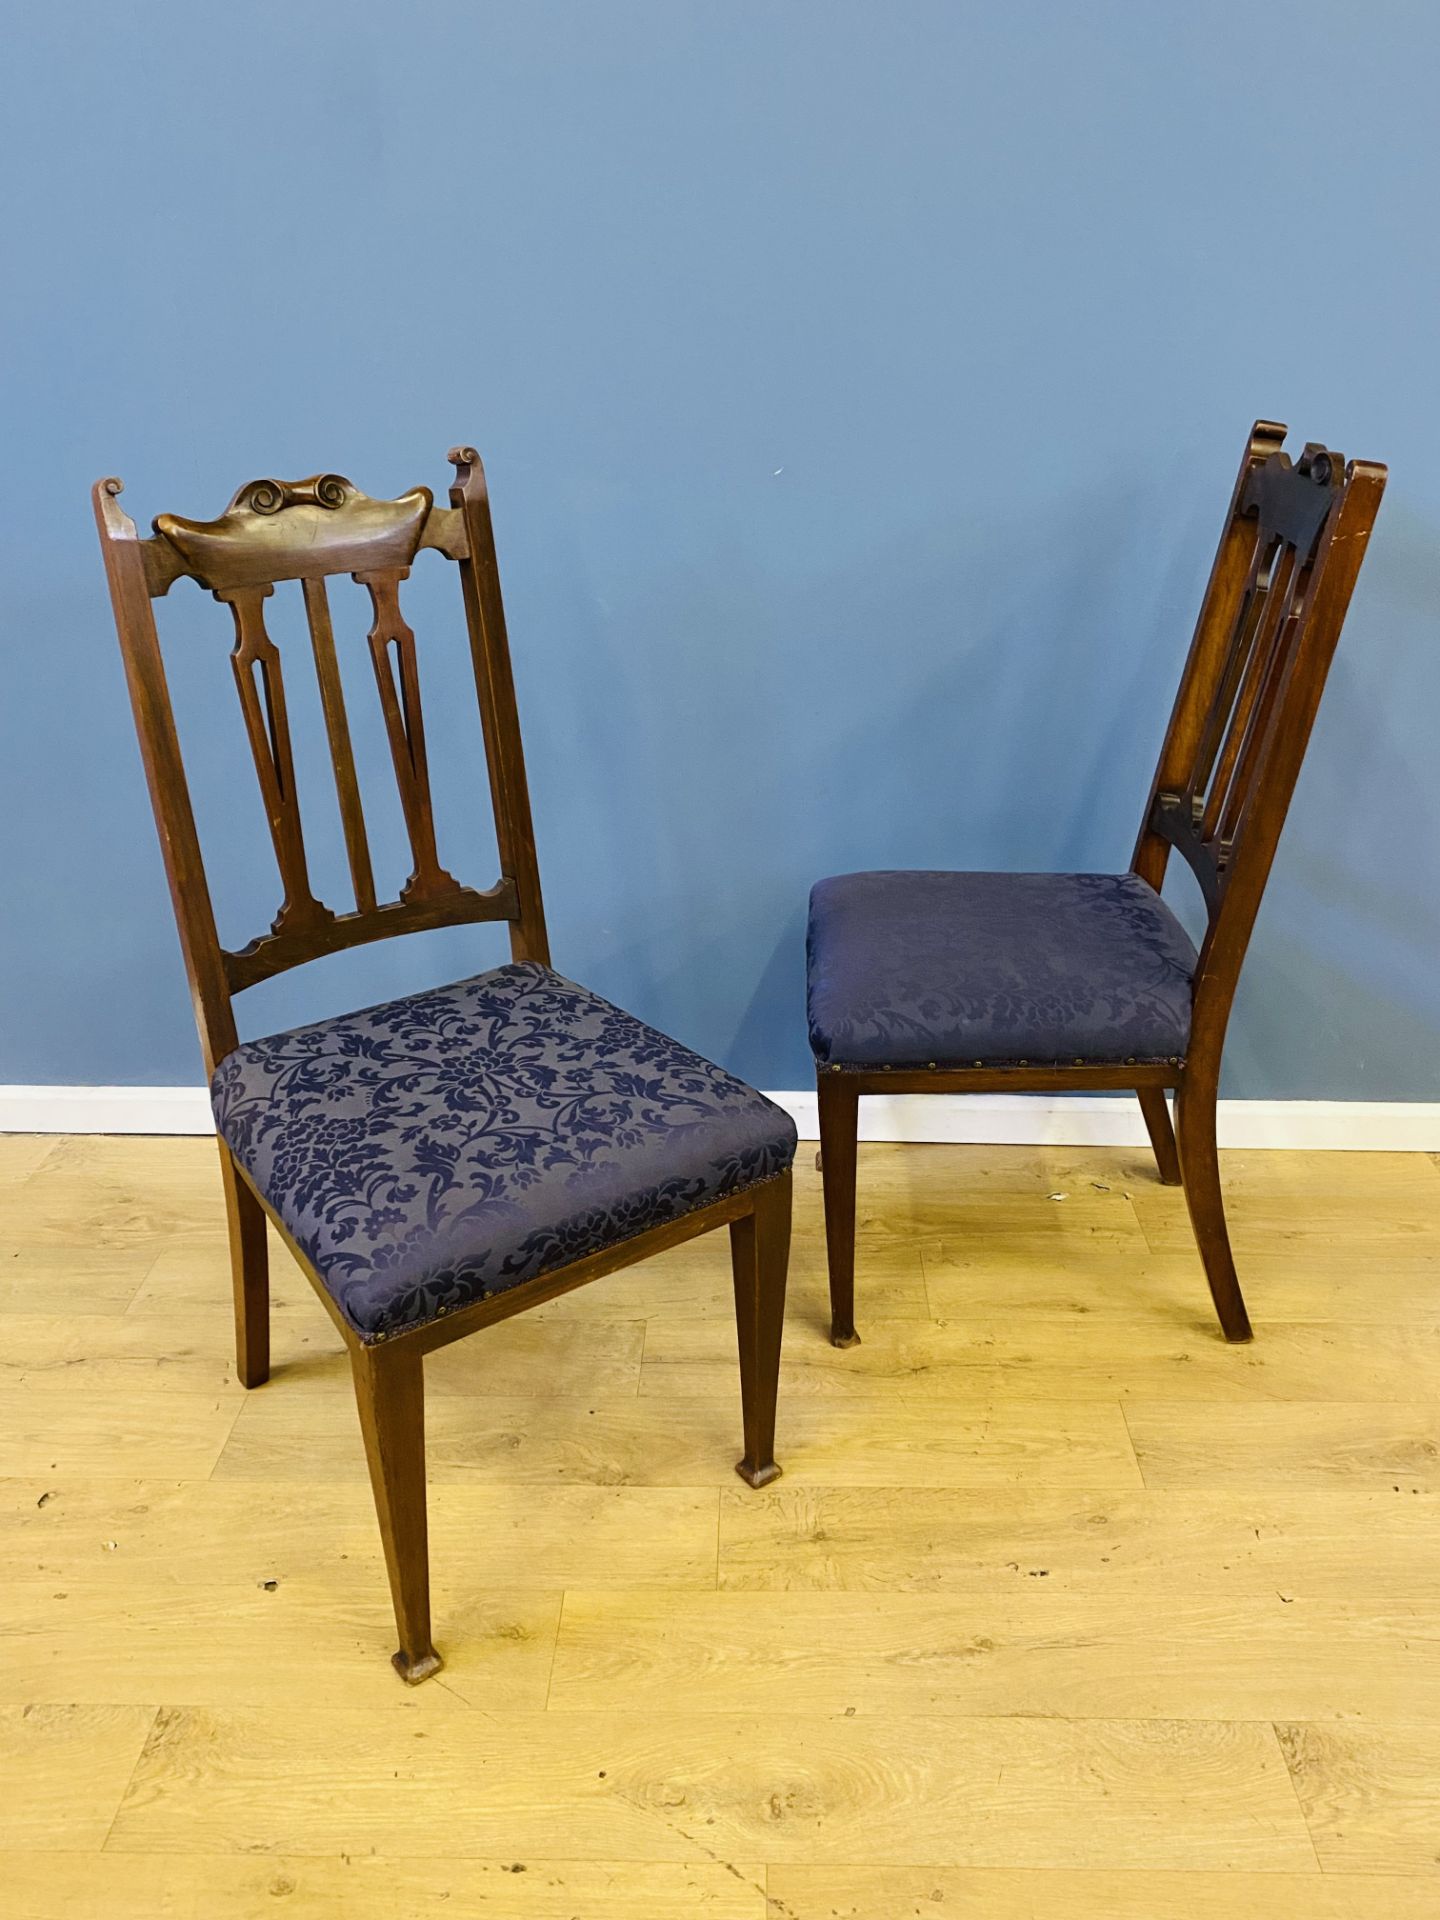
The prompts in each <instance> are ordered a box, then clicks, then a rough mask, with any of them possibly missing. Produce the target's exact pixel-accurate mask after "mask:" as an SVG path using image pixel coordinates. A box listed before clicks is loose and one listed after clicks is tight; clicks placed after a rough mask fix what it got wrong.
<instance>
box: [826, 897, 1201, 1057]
mask: <svg viewBox="0 0 1440 1920" xmlns="http://www.w3.org/2000/svg"><path fill="white" fill-rule="evenodd" d="M1196 959H1197V956H1196V953H1195V948H1194V945H1193V944H1192V942H1191V940H1190V936H1189V935H1188V934H1187V933H1186V931H1185V929H1184V928H1183V927H1182V926H1181V924H1180V922H1179V921H1178V920H1177V919H1176V918H1175V916H1174V914H1173V913H1172V912H1171V911H1170V909H1169V908H1168V907H1167V906H1166V905H1165V903H1164V901H1163V900H1162V899H1161V898H1160V896H1159V894H1158V893H1156V892H1155V891H1154V889H1153V888H1152V887H1150V886H1148V885H1147V884H1146V883H1145V881H1143V880H1142V879H1140V878H1139V876H1138V875H1136V874H1133V873H846V874H840V875H838V876H837V877H836V878H834V879H831V880H822V881H821V882H820V883H819V885H818V886H816V887H815V889H814V891H813V892H812V893H811V896H810V937H809V962H810V964H809V1011H810V1044H811V1046H812V1047H813V1049H814V1052H815V1057H816V1060H817V1061H818V1062H819V1063H820V1064H821V1065H822V1066H847V1067H856V1068H870V1067H887V1066H888V1067H928V1066H942V1067H954V1066H963V1067H968V1066H974V1065H976V1064H977V1063H983V1064H984V1065H986V1066H994V1065H1006V1066H1010V1065H1016V1064H1018V1063H1020V1062H1021V1061H1025V1062H1028V1063H1029V1064H1030V1065H1031V1066H1041V1065H1044V1066H1050V1065H1054V1064H1057V1063H1058V1064H1063V1065H1066V1066H1069V1065H1072V1064H1073V1063H1074V1062H1076V1061H1084V1062H1085V1063H1086V1064H1087V1065H1091V1064H1095V1065H1100V1064H1107V1065H1113V1064H1129V1063H1130V1062H1131V1061H1141V1060H1145V1061H1153V1060H1172V1059H1178V1058H1181V1057H1183V1055H1184V1053H1185V1049H1186V1046H1187V1044H1188V1042H1189V1038H1190V1006H1191V997H1192V982H1193V979H1194V974H1195V966H1196Z"/></svg>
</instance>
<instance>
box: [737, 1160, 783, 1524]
mask: <svg viewBox="0 0 1440 1920" xmlns="http://www.w3.org/2000/svg"><path fill="white" fill-rule="evenodd" d="M730 1260H731V1264H732V1266H733V1267H734V1269H735V1326H736V1329H737V1331H738V1333H739V1336H740V1405H741V1410H742V1413H743V1417H744V1422H745V1458H744V1459H743V1460H742V1461H740V1462H739V1464H738V1465H737V1467H736V1469H735V1471H736V1472H737V1473H738V1474H739V1476H740V1478H741V1479H742V1480H748V1481H749V1483H750V1485H751V1486H752V1487H763V1486H766V1485H767V1484H768V1483H769V1482H770V1481H771V1480H774V1479H775V1478H776V1477H777V1476H778V1474H779V1472H780V1469H779V1467H777V1466H776V1464H775V1399H776V1395H777V1393H778V1392H779V1387H780V1334H781V1329H782V1327H783V1325H784V1321H785V1274H786V1269H787V1268H788V1266H789V1263H790V1175H789V1174H788V1173H786V1174H782V1175H781V1177H780V1178H779V1179H778V1180H769V1181H767V1182H766V1183H765V1185H764V1186H763V1187H758V1188H757V1189H756V1192H755V1210H754V1212H753V1213H747V1214H746V1215H745V1216H744V1218H743V1219H740V1220H732V1221H731V1223H730Z"/></svg>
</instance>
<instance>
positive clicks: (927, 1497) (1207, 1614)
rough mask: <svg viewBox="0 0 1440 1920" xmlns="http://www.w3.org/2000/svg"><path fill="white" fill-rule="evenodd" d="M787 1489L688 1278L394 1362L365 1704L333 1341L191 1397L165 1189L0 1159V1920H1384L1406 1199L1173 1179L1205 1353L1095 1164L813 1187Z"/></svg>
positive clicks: (1247, 1165)
mask: <svg viewBox="0 0 1440 1920" xmlns="http://www.w3.org/2000/svg"><path fill="white" fill-rule="evenodd" d="M813 1153H814V1149H813V1147H810V1148H806V1149H802V1164H801V1172H800V1178H799V1182H798V1196H797V1197H798V1219H797V1234H796V1242H795V1257H794V1265H793V1274H792V1289H791V1301H792V1305H791V1311H790V1315H789V1320H788V1326H787V1344H786V1356H785V1363H784V1372H783V1378H782V1384H781V1394H782V1398H781V1410H780V1411H781V1418H780V1434H779V1447H778V1453H779V1458H780V1460H781V1462H782V1464H783V1466H784V1468H785V1475H784V1478H783V1479H781V1480H780V1481H779V1482H778V1484H776V1485H775V1486H773V1487H771V1488H769V1489H767V1490H766V1491H765V1492H763V1493H758V1494H757V1493H752V1492H750V1491H749V1490H748V1489H747V1488H745V1487H744V1486H743V1485H742V1484H741V1483H740V1481H739V1480H737V1479H736V1477H735V1475H734V1472H733V1462H734V1461H735V1459H736V1458H737V1456H738V1451H739V1448H738V1441H739V1419H738V1391H737V1382H736V1367H735V1352H734V1332H733V1326H732V1322H731V1303H730V1297H729V1279H728V1265H727V1248H726V1244H725V1241H724V1237H723V1236H711V1238H710V1240H709V1241H706V1242H696V1243H692V1244H691V1246H689V1247H687V1248H682V1249H680V1250H679V1251H678V1252H676V1253H674V1254H671V1255H668V1256H666V1257H665V1258H664V1259H662V1260H659V1261H655V1262H653V1263H651V1264H650V1265H649V1266H645V1267H640V1268H635V1269H633V1270H631V1271H630V1272H627V1273H624V1274H619V1275H616V1276H614V1277H613V1278H611V1279H608V1280H604V1281H601V1282H599V1283H598V1284H597V1285H596V1286H594V1287H591V1288H589V1289H586V1290H585V1291H583V1292H581V1293H578V1294H573V1295H571V1296H569V1297H568V1298H567V1299H565V1300H562V1301H559V1302H556V1303H554V1304H553V1305H552V1306H549V1307H546V1308H543V1309H541V1310H540V1311H538V1312H536V1313H534V1314H531V1315H529V1316H527V1317H525V1318H522V1319H519V1320H516V1321H511V1322H510V1323H508V1324H507V1325H505V1326H502V1327H499V1328H496V1329H494V1330H492V1331H490V1332H488V1333H482V1334H480V1335H478V1336H477V1337H476V1338H474V1339H472V1340H469V1341H466V1342H464V1343H462V1344H461V1345H460V1346H458V1347H452V1348H450V1349H448V1350H446V1351H445V1352H443V1353H440V1354H438V1355H435V1356H433V1357H432V1359H431V1360H430V1361H429V1362H428V1363H427V1366H428V1377H429V1383H430V1394H431V1399H430V1420H429V1428H430V1444H431V1484H432V1494H431V1503H432V1505H431V1510H432V1515H433V1553H434V1565H435V1576H436V1636H437V1640H438V1643H439V1645H440V1647H441V1649H442V1651H443V1652H444V1654H445V1657H446V1668H445V1671H444V1673H443V1674H442V1675H441V1676H440V1677H439V1678H438V1679H437V1680H435V1681H433V1682H431V1683H430V1684H429V1685H427V1686H424V1687H421V1688H419V1689H416V1690H415V1691H413V1692H412V1691H409V1690H407V1689H406V1688H404V1687H403V1686H402V1685H401V1684H400V1683H399V1681H398V1680H397V1679H396V1678H395V1676H394V1675H393V1673H392V1672H391V1670H390V1666H389V1662H388V1659H387V1656H388V1654H389V1652H390V1650H391V1648H392V1646H393V1644H394V1642H393V1640H392V1637H391V1623H390V1618H389V1605H388V1599H387V1594H386V1588H385V1580H384V1575H383V1570H382V1566H381V1561H380V1555H379V1545H378V1539H377V1536H376V1532H375V1526H374V1519H373V1513H372V1510H371V1506H370V1496H369V1490H368V1486H367V1484H366V1481H365V1473H364V1464H363V1459H362V1455H361V1448H360V1440H359V1433H358V1428H357V1423H356V1418H355V1413H354V1409H353V1405H352V1402H351V1398H350V1394H349V1381H348V1373H347V1370H346V1367H345V1366H344V1364H343V1361H342V1357H341V1354H340V1352H339V1347H338V1341H337V1338H336V1336H335V1334H334V1332H333V1330H332V1328H331V1326H330V1324H329V1322H328V1320H327V1319H326V1317H325V1316H324V1314H323V1313H322V1311H321V1310H320V1308H319V1306H318V1305H317V1303H316V1302H315V1301H314V1300H313V1298H312V1297H311V1296H310V1294H309V1293H308V1290H307V1289H306V1287H305V1285H304V1282H303V1281H302V1280H301V1279H300V1276H299V1275H298V1274H297V1273H296V1271H295V1269H294V1268H293V1266H292V1265H291V1264H290V1262H289V1261H288V1259H287V1257H286V1256H285V1255H284V1254H283V1253H282V1252H280V1250H279V1249H278V1247H277V1248H276V1249H275V1254H274V1262H275V1271H276V1295H277V1303H276V1312H275V1346H276V1361H277V1364H276V1368H275V1372H274V1376H273V1378H272V1380H271V1382H270V1384H269V1385H268V1386H266V1387H264V1388H262V1389H260V1390H259V1391H257V1392H255V1393H252V1394H248V1395H247V1394H246V1393H244V1392H243V1391H242V1390H241V1389H240V1388H239V1387H238V1386H237V1385H236V1383H235V1376H234V1368H233V1360H232V1355H231V1350H230V1318H229V1304H228V1272H227V1265H226V1255H225V1246H224V1231H223V1223H222V1218H221V1211H220V1198H219V1191H218V1181H217V1177H216V1172H215V1164H214V1154H213V1148H212V1147H211V1146H210V1145H208V1144H207V1143H205V1142H203V1141H194V1140H133V1139H132V1140H124V1139H119V1140H99V1139H70V1140H56V1139H38V1138H20V1137H11V1138H9V1139H5V1140H0V1474H3V1475H4V1476H5V1478H4V1481H3V1489H4V1492H3V1513H0V1527H3V1532H4V1538H3V1562H0V1564H3V1567H4V1570H5V1577H4V1580H3V1583H0V1850H3V1852H0V1889H4V1890H5V1891H4V1892H3V1893H0V1907H3V1908H4V1911H5V1912H6V1913H7V1914H10V1913H13V1914H14V1915H15V1916H16V1920H50V1916H59V1915H62V1914H63V1915H65V1916H67V1920H77V1917H78V1920H88V1916H91V1915H94V1916H103V1920H157V1917H158V1920H165V1917H166V1916H170V1917H173V1920H236V1917H237V1916H247V1917H248V1916H252V1915H260V1914H264V1915H270V1916H280V1917H281V1920H321V1917H323V1920H342V1916H343V1920H409V1917H410V1916H412V1915H414V1916H441V1915H448V1916H452V1920H460V1917H461V1916H469V1915H472V1914H476V1913H483V1914H486V1915H491V1914H493V1915H497V1916H508V1915H515V1916H517V1917H518V1920H622V1916H623V1920H687V1916H701V1915H703V1916H708V1920H763V1917H764V1916H768V1917H769V1920H905V1917H906V1916H917V1915H918V1916H925V1920H956V1917H963V1920H1039V1916H1042V1915H1043V1916H1046V1920H1182V1916H1184V1917H1187V1920H1188V1916H1194V1915H1207V1916H1208V1915H1214V1916H1224V1920H1260V1916H1264V1917H1265V1920H1361V1917H1362V1916H1364V1920H1420V1916H1422V1915H1423V1916H1426V1917H1427V1920H1434V1916H1436V1915H1440V1165H1437V1164H1436V1162H1435V1161H1434V1160H1432V1159H1430V1158H1427V1157H1425V1156H1422V1155H1398V1154H1397V1155H1362V1154H1354V1155H1346V1154H1334V1155H1324V1154H1288V1155H1282V1154H1260V1153H1235V1154H1231V1155H1230V1156H1228V1159H1227V1162H1226V1168H1225V1171H1226V1174H1227V1176H1228V1182H1229V1190H1230V1195H1231V1207H1232V1222H1233V1227H1234V1235H1235V1241H1236V1246H1237V1252H1238V1254H1239V1256H1240V1266H1241V1274H1242V1279H1243V1280H1244V1283H1245V1285H1246V1289H1247V1293H1248V1295H1249V1300H1250V1306H1251V1312H1252V1315H1253V1318H1254V1320H1255V1323H1256V1328H1257V1334H1258V1337H1257V1339H1256V1341H1255V1344H1254V1345H1253V1346H1250V1347H1242V1348H1227V1347H1226V1346H1224V1345H1223V1343H1222V1342H1221V1341H1220V1339H1219V1337H1218V1334H1217V1332H1216V1329H1215V1326H1214V1323H1213V1321H1212V1318H1211V1315H1210V1311H1209V1304H1208V1299H1207V1296H1206V1294H1205V1289H1204V1282H1203V1279H1202V1277H1201V1273H1200V1269H1199V1266H1198V1264H1197V1262H1196V1259H1195V1256H1194V1254H1193V1251H1192V1248H1191V1243H1190V1239H1189V1233H1188V1228H1187V1225H1186V1221H1185V1215H1184V1207H1183V1202H1182V1200H1181V1198H1180V1196H1179V1194H1178V1193H1176V1192H1173V1191H1171V1190H1168V1189H1162V1188H1161V1187H1160V1186H1159V1185H1158V1184H1157V1183H1156V1181H1155V1178H1154V1174H1153V1171H1152V1168H1151V1166H1150V1164H1149V1162H1148V1159H1147V1157H1146V1156H1144V1155H1142V1154H1140V1153H1138V1152H1123V1151H1105V1152H1099V1151H1097V1152H1088V1151H1078V1150H1061V1149H1053V1150H1048V1151H1044V1152H1041V1151H1037V1150H1032V1149H1021V1148H1011V1149H1004V1148H959V1147H905V1148H899V1147H871V1148H865V1149H862V1160H861V1216H862V1228H861V1236H862V1250H861V1263H860V1282H859V1303H860V1319H859V1324H860V1327H861V1331H862V1335H863V1344H862V1345H861V1346H860V1347H858V1348H856V1349H854V1350H853V1351H851V1352H846V1353H839V1352H836V1351H835V1350H834V1349H832V1348H831V1347H830V1346H829V1345H828V1344H827V1343H826V1340H825V1338H824V1331H823V1330H824V1326H825V1319H826V1316H825V1311H824V1305H823V1300H824V1289H823V1280H822V1271H823V1266H822V1252H821V1236H820V1224H819V1204H818V1184H819V1183H818V1178H817V1176H816V1174H815V1172H814V1170H813Z"/></svg>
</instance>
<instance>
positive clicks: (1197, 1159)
mask: <svg viewBox="0 0 1440 1920" xmlns="http://www.w3.org/2000/svg"><path fill="white" fill-rule="evenodd" d="M1215 1095H1216V1089H1215V1086H1214V1085H1213V1083H1212V1084H1210V1085H1208V1086H1207V1085H1204V1084H1198V1083H1195V1082H1192V1081H1190V1080H1185V1081H1183V1082H1182V1083H1181V1087H1180V1091H1179V1093H1178V1094H1177V1095H1176V1096H1175V1131H1176V1140H1177V1144H1178V1146H1179V1150H1180V1172H1181V1175H1182V1178H1183V1184H1184V1187H1185V1202H1186V1205H1187V1206H1188V1207H1189V1209H1190V1224H1191V1226H1192V1227H1193V1228H1194V1230H1195V1239H1196V1243H1197V1245H1198V1246H1199V1248H1200V1258H1201V1259H1202V1260H1203V1261H1204V1263H1205V1278H1206V1279H1207V1280H1208V1281H1209V1282H1210V1297H1211V1299H1212V1300H1213V1301H1214V1302H1215V1311H1216V1313H1217V1314H1218V1315H1219V1316H1220V1325H1221V1328H1222V1329H1223V1331H1224V1334H1225V1338H1226V1339H1227V1340H1249V1339H1251V1338H1252V1337H1253V1336H1252V1334H1251V1330H1250V1316H1249V1314H1248V1313H1246V1311H1245V1299H1244V1296H1243V1295H1242V1293H1241V1292H1240V1282H1239V1280H1238V1279H1237V1278H1236V1275H1235V1261H1234V1258H1233V1256H1232V1254H1231V1252H1230V1232H1229V1229H1228V1228H1227V1226H1226V1225H1225V1200H1224V1196H1223V1195H1222V1193H1221V1191H1220V1156H1219V1154H1218V1153H1217V1152H1216V1148H1215Z"/></svg>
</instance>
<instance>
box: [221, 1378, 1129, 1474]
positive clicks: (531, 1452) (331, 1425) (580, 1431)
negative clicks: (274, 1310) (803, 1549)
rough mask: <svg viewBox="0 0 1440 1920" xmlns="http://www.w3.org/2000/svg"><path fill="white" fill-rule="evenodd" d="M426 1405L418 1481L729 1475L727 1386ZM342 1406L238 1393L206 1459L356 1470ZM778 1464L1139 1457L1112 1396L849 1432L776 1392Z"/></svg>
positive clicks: (1101, 1462)
mask: <svg viewBox="0 0 1440 1920" xmlns="http://www.w3.org/2000/svg"><path fill="white" fill-rule="evenodd" d="M429 1415H430V1417H429V1419H428V1421H427V1429H426V1431H427V1444H428V1448H429V1462H430V1467H429V1471H430V1480H431V1484H432V1485H440V1484H444V1483H445V1482H447V1481H464V1480H469V1479H472V1478H476V1477H481V1478H483V1479H485V1480H486V1481H488V1482H491V1483H498V1482H505V1481H509V1482H512V1483H521V1482H529V1483H532V1484H534V1483H540V1484H545V1485H554V1484H555V1483H556V1482H557V1481H570V1482H577V1483H581V1484H587V1485H593V1486H651V1487H675V1486H688V1487H694V1486H708V1487H727V1488H728V1486H729V1485H730V1481H731V1479H732V1478H733V1470H732V1467H731V1464H730V1462H729V1460H728V1459H727V1458H726V1450H727V1448H730V1447H733V1445H734V1444H735V1441H736V1438H737V1436H738V1433H739V1418H740V1408H739V1393H738V1391H737V1392H735V1393H734V1394H733V1395H732V1396H731V1398H730V1399H722V1398H720V1397H718V1396H716V1395H710V1396H707V1397H705V1398H701V1399H695V1400H679V1399H673V1398H670V1397H668V1396H653V1397H652V1398H651V1399H650V1400H649V1401H645V1400H595V1401H588V1400H584V1399H562V1400H555V1401H542V1400H540V1399H539V1398H538V1397H535V1398H531V1399H525V1400H521V1399H511V1400H507V1399H503V1398H501V1397H499V1396H496V1397H494V1398H487V1399H485V1400H482V1401H478V1402H476V1403H474V1404H470V1403H468V1402H466V1401H464V1400H462V1399H460V1398H458V1397H456V1396H453V1395H452V1396H449V1397H448V1398H441V1399H438V1400H436V1401H434V1402H433V1403H432V1405H431V1407H430V1409H429ZM354 1431H355V1427H354V1413H353V1411H352V1410H351V1409H349V1408H347V1407H345V1406H344V1405H343V1404H342V1402H341V1400H340V1397H339V1396H338V1395H336V1396H334V1397H333V1399H332V1398H331V1397H329V1396H326V1397H324V1398H323V1399H322V1398H321V1396H319V1395H316V1396H315V1397H314V1398H313V1399H310V1400H309V1401H307V1403H306V1405H305V1406H303V1407H298V1408H297V1407H296V1406H295V1405H294V1403H293V1400H291V1401H290V1402H289V1403H288V1404H287V1401H286V1398H285V1397H284V1396H282V1395H268V1394H267V1395H266V1396H256V1397H253V1398H251V1399H250V1400H248V1401H246V1403H245V1405H244V1406H243V1407H242V1408H241V1409H240V1413H239V1416H238V1418H237V1419H236V1421H235V1428H234V1432H233V1433H232V1435H231V1437H230V1440H229V1442H228V1443H227V1445H226V1447H225V1450H224V1452H223V1453H222V1455H221V1457H220V1460H219V1463H218V1465H217V1468H216V1471H217V1473H219V1474H221V1475H226V1476H229V1475H236V1476H239V1477H241V1478H244V1479H260V1480H289V1479H302V1480H309V1479H310V1478H311V1477H312V1475H315V1474H323V1475H324V1477H325V1478H326V1479H330V1478H332V1477H333V1478H336V1479H347V1478H349V1479H359V1478H360V1477H361V1476H362V1474H363V1471H364V1462H363V1461H361V1460H357V1458H356V1457H355V1456H356V1450H355V1447H354V1444H353V1435H354ZM779 1434H780V1441H779V1444H781V1445H783V1448H784V1453H785V1477H786V1479H787V1480H788V1481H789V1482H790V1483H791V1484H792V1485H805V1484H810V1485H821V1486H825V1485H829V1484H831V1483H833V1482H834V1481H835V1480H836V1479H837V1478H838V1479H841V1480H843V1481H847V1482H848V1483H849V1484H851V1485H861V1486H874V1487H895V1486H904V1485H919V1486H940V1487H947V1486H948V1487H985V1486H991V1487H993V1486H1015V1485H1019V1484H1021V1483H1026V1484H1029V1485H1032V1486H1033V1485H1041V1486H1071V1487H1085V1488H1095V1487H1134V1486H1138V1485H1139V1483H1140V1476H1139V1470H1138V1469H1137V1467H1136V1465H1135V1457H1134V1454H1133V1452H1132V1450H1131V1447H1130V1442H1129V1438H1128V1435H1127V1433H1126V1430H1125V1419H1124V1415H1123V1413H1122V1412H1121V1410H1120V1408H1119V1406H1118V1405H1113V1404H1111V1405H1106V1404H1103V1403H1098V1402H1088V1403H1047V1404H1046V1405H1044V1406H1043V1407H1037V1408H1035V1409H1028V1408H1026V1407H1024V1406H1004V1405H993V1406H987V1405H979V1406H975V1405H971V1404H964V1405H955V1404H945V1405H936V1404H930V1405H915V1406H906V1405H903V1404H897V1403H895V1402H893V1401H892V1402H887V1403H884V1404H880V1403H877V1404H876V1405H875V1407H874V1409H873V1412H872V1413H870V1415H869V1416H868V1417H867V1420H866V1428H865V1444H864V1446H863V1448H857V1446H856V1440H855V1420H854V1415H853V1413H852V1412H851V1411H850V1410H848V1409H847V1408H846V1407H844V1406H842V1405H838V1404H835V1403H833V1402H832V1403H830V1404H826V1403H824V1402H819V1401H812V1402H810V1403H803V1402H800V1401H795V1402H792V1403H791V1404H790V1405H788V1406H785V1405H783V1404H782V1408H781V1420H780V1427H779Z"/></svg>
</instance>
